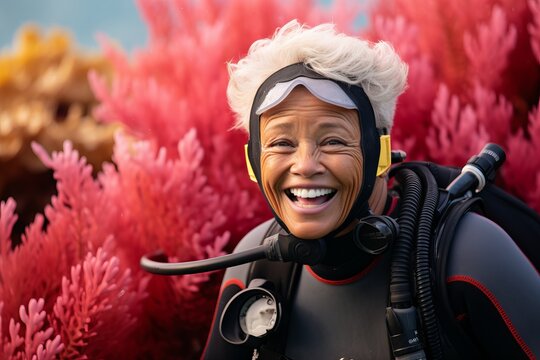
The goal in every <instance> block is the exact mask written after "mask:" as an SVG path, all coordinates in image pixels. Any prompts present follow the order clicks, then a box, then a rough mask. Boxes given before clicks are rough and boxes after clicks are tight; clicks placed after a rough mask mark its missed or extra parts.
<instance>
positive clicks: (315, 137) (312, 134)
mask: <svg viewBox="0 0 540 360" xmlns="http://www.w3.org/2000/svg"><path fill="white" fill-rule="evenodd" d="M343 96H346V95H345V94H344V93H343ZM261 145H262V150H261V169H262V185H263V189H264V193H265V194H266V196H267V198H268V201H269V203H270V205H271V207H272V208H273V209H274V211H275V212H276V215H277V216H279V218H281V219H282V220H283V222H284V223H285V224H286V225H287V228H288V229H289V230H290V231H291V233H293V234H294V235H295V236H297V237H300V238H303V239H318V238H322V237H324V236H325V235H327V234H329V233H330V232H331V231H333V230H334V229H336V228H338V227H339V226H340V225H341V224H342V223H343V221H345V219H346V218H347V215H348V214H349V212H350V210H351V208H352V206H353V204H354V201H355V199H356V197H357V194H358V191H359V190H360V184H361V182H362V153H361V151H360V127H359V124H358V113H357V112H356V111H355V110H350V109H343V108H340V107H338V106H335V105H332V104H328V103H326V102H324V101H322V100H319V99H318V98H317V97H315V96H314V95H312V94H311V92H309V91H308V90H306V88H304V87H297V88H295V89H294V90H293V91H292V92H291V93H290V95H288V96H287V98H285V99H284V100H283V101H282V102H281V103H279V104H277V105H276V106H275V107H274V108H271V109H268V110H266V111H265V113H263V114H262V116H261Z"/></svg>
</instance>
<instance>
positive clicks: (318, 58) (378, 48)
mask: <svg viewBox="0 0 540 360" xmlns="http://www.w3.org/2000/svg"><path fill="white" fill-rule="evenodd" d="M299 62H303V63H304V64H307V65H309V66H310V67H311V68H312V69H313V70H314V71H315V72H317V73H319V74H321V75H323V76H325V77H327V78H329V79H334V80H338V81H342V82H345V83H348V84H354V85H358V86H360V87H362V88H363V89H364V91H365V93H366V95H367V96H368V97H369V99H370V101H371V105H372V106H373V110H374V112H375V120H376V124H377V127H378V128H380V129H383V128H384V129H387V130H388V131H390V129H391V128H392V125H393V119H394V113H395V108H396V102H397V97H398V96H399V95H400V94H401V93H402V92H403V91H404V90H405V87H406V83H407V71H408V67H407V65H406V64H405V63H404V62H403V61H402V60H401V59H400V57H399V56H398V55H397V54H396V52H395V51H394V49H393V48H392V46H391V45H390V44H388V43H386V42H383V41H380V42H377V43H370V42H368V41H365V40H361V39H359V38H356V37H352V36H348V35H345V34H343V33H338V32H337V31H336V29H335V26H334V24H330V23H326V24H321V25H318V26H314V27H308V26H306V25H302V24H300V23H299V22H298V21H297V20H292V21H290V22H288V23H287V24H285V25H284V26H283V27H281V28H278V29H277V30H276V32H275V34H274V36H273V37H272V38H271V39H261V40H257V41H255V42H254V43H253V44H252V45H251V47H250V49H249V52H248V54H247V56H246V57H244V58H243V59H241V60H240V61H238V63H236V64H234V63H229V64H228V70H229V76H230V79H229V84H228V87H227V98H228V101H229V105H230V107H231V109H232V110H233V112H234V113H235V115H236V127H237V128H242V129H244V130H246V131H249V116H250V110H251V106H252V103H253V100H254V98H255V94H256V92H257V89H258V88H259V87H260V86H261V84H262V83H263V82H264V81H265V80H266V79H267V78H268V77H269V76H270V75H271V74H273V73H274V72H276V71H278V70H279V69H282V68H284V67H285V66H288V65H291V64H295V63H299Z"/></svg>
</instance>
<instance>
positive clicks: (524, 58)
mask: <svg viewBox="0 0 540 360" xmlns="http://www.w3.org/2000/svg"><path fill="white" fill-rule="evenodd" d="M463 9H467V11H463ZM371 19H372V24H373V25H372V26H371V27H369V28H368V29H367V33H368V34H369V35H370V36H371V37H372V38H373V39H374V40H376V39H389V40H391V41H393V42H394V46H395V47H396V49H398V51H401V53H402V54H403V55H404V58H405V60H406V61H407V62H408V63H409V64H410V77H409V88H408V90H407V92H406V93H405V94H404V96H402V97H401V98H400V99H399V103H398V108H397V112H396V120H395V124H396V125H395V128H394V131H393V133H394V138H395V140H396V141H395V143H396V144H397V145H399V146H402V147H403V148H404V149H405V150H407V151H408V152H409V155H410V156H409V158H410V159H422V160H435V161H438V162H442V163H445V164H452V165H457V166H461V165H463V163H464V162H465V161H466V160H467V159H468V158H469V157H470V155H471V154H472V153H474V152H475V151H477V150H478V149H480V148H481V147H482V146H483V145H484V142H486V141H490V142H497V143H499V144H500V145H501V146H503V148H505V149H506V150H507V164H506V165H505V166H504V167H503V171H502V176H501V177H499V179H498V181H499V183H500V184H501V185H503V186H504V187H505V188H506V189H508V190H509V191H511V192H512V193H514V194H515V195H517V196H519V197H521V198H522V199H524V200H526V201H527V202H528V203H529V204H530V205H531V206H533V207H534V208H536V209H537V210H538V209H540V205H538V200H536V199H538V195H537V194H538V191H536V190H535V189H537V181H538V179H540V158H539V157H538V156H537V154H538V141H540V139H539V138H538V137H537V136H536V135H535V131H536V130H535V129H536V128H537V127H538V125H536V124H537V123H538V120H537V117H538V115H537V112H536V111H532V110H533V107H534V106H535V105H536V104H537V102H538V93H539V92H540V88H539V85H538V84H540V66H538V63H539V60H538V59H540V57H539V56H538V54H539V53H540V52H539V50H538V49H539V48H540V45H538V44H540V40H539V39H540V35H539V34H540V30H539V29H540V25H539V24H540V5H539V3H538V1H537V0H530V1H528V2H515V1H509V0H474V1H469V0H455V1H450V2H445V1H439V0H430V1H414V0H413V1H411V0H380V1H378V2H377V3H376V4H374V6H373V9H372V13H371ZM381 19H383V20H381ZM381 24H397V25H393V26H388V25H386V26H383V25H381ZM413 34H414V35H413ZM415 47H416V48H417V50H416V49H415ZM417 64H423V65H422V67H421V69H422V70H420V68H418V67H417V66H418V65H417ZM428 69H432V72H429V71H428ZM421 72H424V73H425V74H426V75H425V76H420V77H419V76H418V74H419V73H421ZM421 81H423V82H421ZM426 89H429V91H426ZM434 89H435V90H436V89H438V91H435V90H434ZM418 93H420V94H421V95H418ZM434 94H436V97H434ZM531 111H532V112H531ZM529 112H530V114H529Z"/></svg>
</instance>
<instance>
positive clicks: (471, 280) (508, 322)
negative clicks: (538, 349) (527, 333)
mask: <svg viewBox="0 0 540 360" xmlns="http://www.w3.org/2000/svg"><path fill="white" fill-rule="evenodd" d="M459 281H461V282H466V283H468V284H471V285H473V286H474V287H476V288H477V289H478V290H480V291H481V292H482V293H483V294H484V295H485V296H486V297H487V298H488V299H489V301H491V303H492V304H493V306H495V308H496V309H497V311H498V312H499V315H500V316H501V318H502V319H503V321H504V323H505V324H506V327H507V328H508V330H510V333H511V334H512V336H513V337H514V339H515V340H516V342H517V343H518V345H519V346H520V347H521V349H522V350H523V352H525V354H526V355H527V357H528V358H529V359H534V358H535V356H534V354H533V352H532V350H531V349H530V348H529V347H528V346H527V344H526V343H525V341H524V340H523V338H522V337H521V335H519V333H518V331H517V329H516V328H515V327H514V324H512V320H510V317H509V316H508V315H507V314H506V312H505V311H504V309H503V307H502V306H501V304H500V303H499V301H498V300H497V298H496V297H495V295H493V293H492V292H491V291H490V290H489V289H488V288H487V287H486V286H485V285H484V284H482V283H481V282H480V281H478V280H476V279H474V278H472V277H470V276H467V275H452V276H449V277H448V278H447V279H446V282H447V283H452V282H459Z"/></svg>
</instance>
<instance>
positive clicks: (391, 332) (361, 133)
mask: <svg viewBox="0 0 540 360" xmlns="http://www.w3.org/2000/svg"><path fill="white" fill-rule="evenodd" d="M229 74H230V81H229V86H228V89H227V95H228V98H229V103H230V105H231V108H232V110H233V111H234V112H235V113H236V115H237V124H238V127H240V128H243V129H244V130H246V131H248V133H249V141H248V145H247V160H248V166H251V167H252V172H253V174H254V178H255V180H256V181H257V183H258V185H259V188H260V190H261V191H262V194H263V196H264V197H265V199H266V201H267V202H268V205H269V206H270V208H271V210H272V211H273V214H274V219H272V220H269V221H267V222H265V223H263V224H261V225H259V226H258V227H256V228H255V229H253V230H252V231H251V232H250V233H249V234H247V235H246V236H245V238H244V239H243V240H242V241H241V242H240V243H239V244H238V246H237V248H236V249H235V252H236V254H233V256H240V255H242V256H244V255H250V254H251V253H252V252H253V251H256V250H257V249H260V248H264V249H268V250H265V251H266V253H265V254H266V257H267V259H269V260H280V261H282V262H278V263H270V262H269V261H268V260H266V259H264V260H256V261H254V262H253V263H251V264H250V263H247V261H251V259H252V258H250V260H246V261H244V262H240V264H241V265H239V266H235V267H230V268H228V269H227V271H226V273H225V277H224V282H223V284H224V285H223V288H222V293H221V297H220V299H219V302H218V308H217V315H216V320H217V321H216V322H215V323H214V325H213V327H212V332H211V334H210V337H209V340H208V343H207V347H206V351H205V354H204V358H205V359H223V358H227V359H228V358H231V359H249V358H250V357H251V358H252V359H256V358H259V357H260V358H261V359H280V360H281V359H296V360H298V359H339V358H345V359H395V358H409V359H418V360H420V359H426V358H430V359H431V358H433V359H442V358H456V359H459V358H498V357H501V358H520V356H523V355H524V354H527V355H529V354H533V355H534V352H535V351H537V352H539V353H540V341H538V339H537V338H538V337H537V336H536V337H535V336H534V334H533V333H534V331H533V332H530V331H529V330H528V329H532V328H535V329H536V328H537V324H538V323H540V312H538V311H536V312H535V311H533V310H530V312H531V313H532V314H531V316H523V315H524V314H520V313H519V311H518V310H517V309H519V308H522V307H521V306H517V307H516V306H515V305H517V304H515V301H513V300H512V299H510V298H509V297H508V296H507V294H513V293H519V294H521V295H520V296H519V299H520V300H519V301H520V302H522V301H524V302H525V303H527V304H529V307H528V309H533V308H536V306H535V305H534V304H536V302H537V301H538V300H537V299H538V297H539V296H540V282H539V281H538V272H537V271H536V270H535V269H534V268H533V267H532V266H531V265H530V262H528V261H527V259H526V258H525V257H524V256H523V253H521V251H520V250H519V249H518V248H517V247H516V246H514V245H515V244H514V243H513V241H512V239H511V238H510V237H509V236H508V235H507V234H506V233H505V232H504V231H502V229H500V228H499V227H497V226H494V224H493V223H491V222H490V221H489V220H488V219H487V218H484V217H482V216H480V215H478V214H475V213H469V212H465V211H463V212H461V215H459V216H457V215H455V216H453V217H451V218H450V215H448V218H447V217H445V214H447V212H445V210H446V209H450V210H449V212H450V213H451V214H456V213H455V211H454V210H455V209H463V204H468V205H470V204H471V202H469V200H471V198H470V197H464V198H459V199H454V198H451V200H453V202H452V203H451V202H450V201H449V200H448V199H449V195H448V194H449V193H450V192H449V191H446V190H444V189H445V188H446V186H447V184H446V185H443V184H441V185H442V189H443V190H440V191H439V184H438V183H437V182H436V180H435V175H437V176H439V177H440V175H441V174H440V173H438V174H435V173H436V172H439V171H442V170H437V171H435V170H431V168H430V166H428V165H426V164H425V163H423V165H419V164H418V163H417V164H416V165H415V163H407V164H403V165H400V166H397V167H394V168H393V170H392V174H393V175H395V176H394V177H393V178H394V180H395V181H394V184H393V185H392V187H391V188H389V189H388V188H387V175H388V174H387V172H388V168H389V166H390V163H391V161H390V159H389V158H390V153H391V151H390V143H389V134H390V131H391V128H392V125H393V118H394V111H395V106H396V101H397V97H398V96H399V95H400V94H401V92H402V91H403V90H404V88H405V79H406V76H407V66H406V65H405V64H404V63H403V62H402V61H401V60H400V58H399V56H398V55H397V54H396V53H395V52H394V50H393V49H392V47H391V46H390V45H388V44H386V43H384V42H379V43H376V44H373V43H369V42H367V41H365V40H362V39H359V38H355V37H352V36H347V35H345V34H341V33H337V32H336V31H335V29H334V27H333V25H331V24H322V25H319V26H316V27H313V28H309V27H307V26H303V25H300V24H299V23H298V22H296V21H292V22H289V23H287V24H285V25H284V26H283V27H282V28H281V29H278V30H277V31H276V33H275V35H274V37H273V38H272V39H263V40H259V41H256V42H255V43H254V44H253V45H252V46H251V48H250V51H249V53H248V55H247V56H246V57H245V58H243V59H241V60H240V61H239V62H238V63H236V64H229ZM491 153H493V152H491ZM476 158H478V159H482V160H478V161H481V162H484V161H488V160H486V159H487V158H486V157H485V156H484V155H482V154H480V157H473V159H476ZM499 159H500V157H499ZM474 161H477V160H474ZM488 163H491V162H490V161H488ZM431 165H432V168H435V165H434V164H431ZM415 166H416V167H415ZM421 166H423V167H421ZM468 166H472V165H468ZM428 169H430V170H428ZM464 169H467V167H465V168H464ZM486 169H487V167H486ZM478 171H480V170H479V169H477V172H478ZM490 171H491V170H489V171H487V172H488V173H489V172H490ZM432 173H433V174H432ZM428 174H429V175H428ZM471 176H472V175H471ZM472 190H474V188H473V189H472ZM454 200H456V201H457V202H458V203H459V205H456V207H455V208H454V207H452V206H453V205H454V204H455V203H456V202H455V201H454ZM476 200H478V199H475V198H473V199H472V200H471V201H476ZM436 210H437V211H440V213H436ZM456 211H457V210H456ZM438 217H440V218H442V220H440V219H439V218H438ZM456 218H457V219H458V220H459V222H458V221H455V219H456ZM451 221H452V222H451ZM454 221H455V222H454ZM441 233H442V234H443V235H442V236H439V235H440V234H441ZM454 235H455V238H454V239H451V240H448V241H446V240H440V239H441V237H443V238H444V239H446V238H448V237H452V236H454ZM394 240H395V241H394ZM261 244H262V246H261ZM275 244H277V246H275V247H274V246H273V245H275ZM441 244H445V245H447V247H446V249H448V251H447V253H443V254H441V251H440V249H441V248H442V247H443V246H442V245H441ZM479 244H484V245H479ZM487 244H490V245H487ZM439 245H441V246H439ZM413 249H414V253H413ZM488 249H489V252H490V253H489V254H487V252H486V250H488ZM390 250H391V251H390ZM445 251H446V250H445ZM290 254H293V255H294V256H291V255H290ZM311 254H315V255H316V256H315V257H310V255H311ZM297 255H298V256H297ZM259 258H260V257H259ZM306 259H307V260H306ZM433 259H436V261H435V260H433ZM441 259H442V260H441ZM494 259H496V260H494ZM413 260H414V266H412V265H411V264H412V263H413ZM286 261H295V262H297V264H293V265H290V264H287V263H286ZM235 264H237V263H235ZM302 264H303V265H305V266H301V265H302ZM501 268H504V269H505V270H508V269H511V271H505V272H504V275H503V274H500V269H501ZM441 269H442V270H441ZM509 273H510V274H512V277H513V278H514V277H515V278H516V279H517V278H519V279H520V281H506V280H505V277H506V276H507V274H509ZM434 274H435V275H434ZM500 275H503V276H500ZM435 277H440V279H439V278H438V279H437V280H436V281H435V280H432V279H433V278H435ZM495 279H496V280H495ZM526 279H529V280H527V281H526ZM522 280H523V281H522ZM411 284H414V287H413V286H411ZM484 284H486V285H484ZM501 284H504V285H501ZM523 284H527V285H523ZM243 288H245V289H243ZM441 289H444V291H443V290H441ZM509 289H512V290H509ZM479 290H480V291H479ZM494 294H496V295H494ZM274 295H275V296H274ZM435 299H436V300H437V301H440V302H436V301H435ZM493 299H501V301H502V302H504V303H505V304H504V305H500V304H499V303H498V302H497V301H498V300H493ZM464 304H466V305H464ZM523 308H525V307H523ZM417 309H419V310H417ZM439 312H440V314H439ZM464 312H466V313H470V314H471V315H472V316H471V317H470V319H469V318H466V319H467V320H466V321H465V322H461V323H459V324H458V323H457V322H456V320H455V319H456V317H457V318H460V317H462V316H463V313H464ZM507 312H508V313H513V314H512V315H510V317H512V319H511V320H508V321H507V319H510V318H509V317H508V315H507V314H508V313H507ZM417 318H420V319H421V320H422V321H421V322H418V321H417ZM513 322H515V324H516V326H514V323H513ZM248 323H249V324H255V325H256V326H255V327H253V328H252V327H248V326H246V324H248ZM239 324H240V325H239ZM517 328H519V330H516V329H517ZM520 331H521V333H522V334H523V336H524V337H525V338H526V340H522V338H521V337H519V336H521V335H519V336H518V337H517V338H516V336H514V334H516V333H519V332H520ZM488 333H490V334H491V333H493V334H496V335H494V336H493V337H491V336H490V337H488V338H486V337H485V336H484V334H488ZM493 339H496V341H493ZM516 340H517V341H516ZM531 358H532V357H531Z"/></svg>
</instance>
